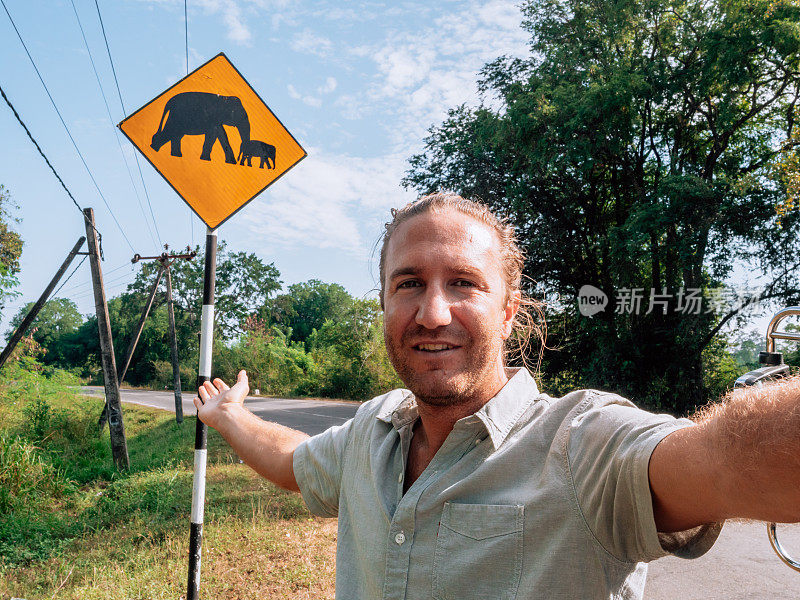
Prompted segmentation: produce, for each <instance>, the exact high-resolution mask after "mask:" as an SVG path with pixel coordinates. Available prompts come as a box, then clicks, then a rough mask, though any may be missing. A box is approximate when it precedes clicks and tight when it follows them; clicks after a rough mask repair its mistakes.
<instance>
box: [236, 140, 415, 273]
mask: <svg viewBox="0 0 800 600" xmlns="http://www.w3.org/2000/svg"><path fill="white" fill-rule="evenodd" d="M405 168H406V162H405V156H401V155H392V156H383V157H378V158H358V157H353V156H347V155H335V154H325V153H322V152H320V151H318V150H316V149H310V150H309V156H308V158H306V159H305V160H303V161H302V162H301V163H300V164H299V165H298V166H297V167H295V168H294V169H293V170H292V171H291V172H290V173H288V174H287V175H286V176H285V177H284V178H283V179H282V180H281V185H280V186H275V188H270V191H269V197H270V199H269V200H268V201H266V202H259V201H256V202H254V203H253V205H251V207H249V208H248V219H247V222H246V225H245V226H246V227H247V229H248V230H249V232H250V234H251V235H252V236H253V238H254V241H255V244H254V245H255V246H258V245H261V246H262V247H263V248H262V250H267V248H266V246H270V248H269V249H270V250H271V249H272V248H273V247H274V245H275V244H277V245H279V246H281V247H282V248H283V249H287V248H292V247H312V248H320V249H326V248H337V249H341V250H343V251H345V252H347V253H349V254H351V255H352V256H354V257H356V258H360V259H364V258H367V257H369V255H370V252H371V251H372V245H373V244H374V242H375V240H376V239H377V237H378V235H379V234H380V232H381V231H382V229H381V225H382V223H384V222H385V221H387V220H388V217H389V208H391V207H396V206H402V205H404V204H405V203H406V202H408V201H409V200H410V199H411V198H412V196H413V194H411V193H410V192H406V191H405V190H403V189H402V187H400V179H401V178H402V176H403V173H404V171H405ZM273 189H274V191H273ZM262 240H263V241H262Z"/></svg>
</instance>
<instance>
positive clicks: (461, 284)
mask: <svg viewBox="0 0 800 600" xmlns="http://www.w3.org/2000/svg"><path fill="white" fill-rule="evenodd" d="M454 285H457V286H459V287H473V286H474V285H475V284H474V283H472V282H471V281H468V280H466V279H459V280H458V281H456V282H455V283H454Z"/></svg>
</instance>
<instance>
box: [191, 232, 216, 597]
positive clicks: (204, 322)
mask: <svg viewBox="0 0 800 600" xmlns="http://www.w3.org/2000/svg"><path fill="white" fill-rule="evenodd" d="M216 274H217V230H216V229H211V228H210V227H209V228H208V229H207V230H206V262H205V274H204V278H203V312H202V313H201V320H200V367H199V369H198V371H197V387H198V388H200V387H201V386H202V385H203V384H204V383H205V382H206V381H211V349H212V347H213V339H214V338H213V336H214V283H215V280H216ZM207 439H208V428H207V427H206V425H205V423H203V422H202V421H201V420H200V419H199V418H198V419H197V428H196V429H195V435H194V484H193V485H192V523H191V533H190V535H189V587H188V590H187V593H186V600H199V598H200V553H201V550H202V544H203V510H204V505H205V496H206V454H207V450H206V440H207Z"/></svg>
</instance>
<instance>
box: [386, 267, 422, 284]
mask: <svg viewBox="0 0 800 600" xmlns="http://www.w3.org/2000/svg"><path fill="white" fill-rule="evenodd" d="M420 271H421V269H419V268H417V267H400V268H399V269H395V270H394V271H392V272H391V273H390V274H389V280H390V281H391V280H392V279H396V278H397V277H403V276H404V275H419V274H420Z"/></svg>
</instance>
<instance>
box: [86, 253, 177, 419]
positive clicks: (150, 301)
mask: <svg viewBox="0 0 800 600" xmlns="http://www.w3.org/2000/svg"><path fill="white" fill-rule="evenodd" d="M163 274H164V267H163V266H162V267H161V268H160V269H159V270H158V273H157V274H156V280H155V281H154V282H153V287H152V289H151V290H150V297H149V298H148V299H147V302H145V304H144V310H143V311H142V316H141V317H140V318H139V324H138V325H137V326H136V331H135V332H134V333H133V336H132V337H131V341H130V343H129V344H128V351H127V352H126V353H125V360H124V362H123V363H122V370H120V372H119V374H118V375H117V383H118V385H122V382H123V380H124V379H125V374H126V373H127V372H128V367H129V366H130V364H131V358H133V353H134V351H135V350H136V344H138V343H139V338H140V337H141V335H142V330H143V329H144V323H145V321H146V320H147V315H148V314H149V313H150V308H151V307H152V306H153V299H154V298H155V297H156V292H157V291H158V284H159V283H160V282H161V276H162V275H163ZM106 421H108V401H106V404H105V406H103V412H102V413H101V414H100V420H99V421H98V422H97V427H98V428H99V429H100V431H103V427H105V426H106Z"/></svg>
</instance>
